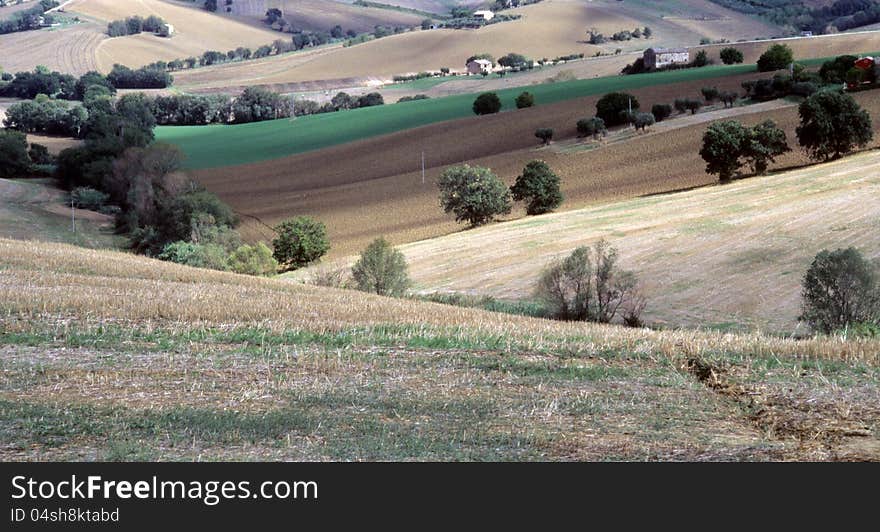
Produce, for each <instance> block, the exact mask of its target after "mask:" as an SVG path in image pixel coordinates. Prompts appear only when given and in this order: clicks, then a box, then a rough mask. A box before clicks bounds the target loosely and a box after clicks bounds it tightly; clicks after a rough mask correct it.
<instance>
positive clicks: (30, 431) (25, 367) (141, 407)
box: [0, 239, 880, 461]
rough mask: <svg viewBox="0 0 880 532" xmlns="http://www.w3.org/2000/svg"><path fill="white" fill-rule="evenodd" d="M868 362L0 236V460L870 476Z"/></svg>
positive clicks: (874, 441) (864, 349)
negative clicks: (866, 467) (865, 463)
mask: <svg viewBox="0 0 880 532" xmlns="http://www.w3.org/2000/svg"><path fill="white" fill-rule="evenodd" d="M878 356H880V342H878V341H877V340H842V339H838V338H833V339H830V338H816V339H809V340H792V339H783V338H773V337H767V336H761V335H755V334H751V335H733V334H721V333H711V332H693V331H674V332H673V331H670V332H656V331H651V330H645V329H640V330H636V329H622V328H619V327H616V326H597V325H589V324H582V323H581V324H577V323H559V322H549V321H544V320H537V319H530V318H524V317H517V316H509V315H503V314H493V313H489V312H483V311H476V310H470V309H462V308H455V307H448V306H443V305H437V304H430V303H421V302H415V301H411V300H394V299H388V298H382V297H377V296H371V295H367V294H363V293H359V292H349V291H343V290H333V289H322V288H315V287H309V286H303V285H297V284H293V283H290V282H284V281H278V280H266V279H257V278H251V277H243V276H238V275H233V274H226V273H220V272H212V271H206V270H198V269H192V268H186V267H182V266H177V265H174V264H169V263H163V262H158V261H154V260H149V259H145V258H141V257H135V256H132V255H126V254H122V253H112V252H99V251H90V250H85V249H82V248H77V247H73V246H67V245H60V244H43V243H35V242H26V241H15V240H4V239H0V363H2V367H3V376H4V377H3V379H0V457H2V459H3V460H5V461H10V460H53V459H54V460H61V459H66V460H127V461H131V460H164V459H175V460H639V459H641V460H644V459H652V460H794V459H800V460H870V459H877V458H878V455H880V441H878V433H880V412H878V405H877V402H876V397H877V394H878V382H880V381H878V364H880V359H878ZM699 368H709V369H711V370H712V374H713V375H715V378H714V379H706V377H705V372H703V371H698V369H699Z"/></svg>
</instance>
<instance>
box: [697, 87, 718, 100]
mask: <svg viewBox="0 0 880 532" xmlns="http://www.w3.org/2000/svg"><path fill="white" fill-rule="evenodd" d="M700 93H701V94H702V95H703V99H704V100H706V101H707V102H709V103H711V102H714V101H715V100H717V99H718V98H719V97H720V96H721V93H720V92H719V91H718V89H717V88H716V87H703V88H702V89H700Z"/></svg>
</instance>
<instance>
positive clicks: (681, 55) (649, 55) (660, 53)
mask: <svg viewBox="0 0 880 532" xmlns="http://www.w3.org/2000/svg"><path fill="white" fill-rule="evenodd" d="M643 58H644V61H645V68H649V69H654V68H663V67H665V66H669V65H681V64H684V63H688V62H690V60H691V54H690V52H688V50H687V48H648V49H647V50H645V54H644V56H643Z"/></svg>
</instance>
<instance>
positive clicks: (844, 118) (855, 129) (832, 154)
mask: <svg viewBox="0 0 880 532" xmlns="http://www.w3.org/2000/svg"><path fill="white" fill-rule="evenodd" d="M798 114H799V115H800V118H801V123H800V125H799V126H798V127H797V130H796V132H797V137H798V142H799V143H800V145H801V146H802V147H803V148H804V149H805V150H806V151H807V154H808V155H809V156H810V158H811V159H814V160H829V159H836V158H839V157H841V156H843V155H845V154H847V153H849V152H851V151H852V150H854V149H855V148H856V147H862V146H865V145H867V144H868V143H869V142H871V139H873V138H874V130H873V128H872V125H871V117H870V116H869V115H868V113H867V112H866V111H865V110H864V109H862V108H861V107H859V104H858V103H856V101H855V100H853V98H852V96H850V95H849V94H844V93H840V92H834V91H820V92H817V93H816V94H814V95H812V96H810V97H809V98H807V99H806V100H804V101H803V102H802V103H801V105H800V107H798Z"/></svg>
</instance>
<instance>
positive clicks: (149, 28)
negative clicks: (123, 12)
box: [107, 15, 171, 37]
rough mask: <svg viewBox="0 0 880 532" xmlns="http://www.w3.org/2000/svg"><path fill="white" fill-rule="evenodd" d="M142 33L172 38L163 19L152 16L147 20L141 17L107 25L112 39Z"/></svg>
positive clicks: (135, 16)
mask: <svg viewBox="0 0 880 532" xmlns="http://www.w3.org/2000/svg"><path fill="white" fill-rule="evenodd" d="M141 32H147V33H154V34H156V35H159V36H160V37H170V36H171V34H170V33H169V31H168V24H167V23H166V22H165V20H163V19H162V17H159V16H156V15H150V16H148V17H146V18H144V17H141V16H140V15H134V16H132V17H128V18H125V19H123V20H114V21H111V22H110V23H108V24H107V35H109V36H110V37H123V36H125V35H137V34H139V33H141Z"/></svg>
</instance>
